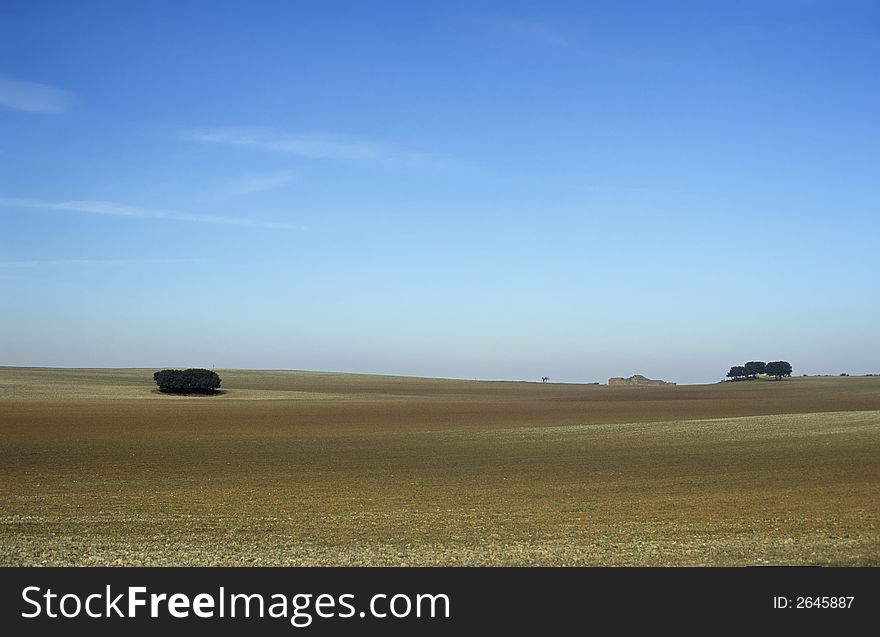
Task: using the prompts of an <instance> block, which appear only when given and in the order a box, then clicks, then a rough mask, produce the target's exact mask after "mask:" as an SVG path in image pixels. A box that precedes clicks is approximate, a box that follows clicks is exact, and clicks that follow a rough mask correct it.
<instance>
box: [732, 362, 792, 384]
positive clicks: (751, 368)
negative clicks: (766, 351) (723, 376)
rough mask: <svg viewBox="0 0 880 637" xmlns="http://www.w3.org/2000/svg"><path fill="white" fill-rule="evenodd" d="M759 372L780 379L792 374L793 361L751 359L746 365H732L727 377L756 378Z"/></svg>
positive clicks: (739, 378) (736, 378) (734, 378)
mask: <svg viewBox="0 0 880 637" xmlns="http://www.w3.org/2000/svg"><path fill="white" fill-rule="evenodd" d="M758 374H767V375H768V376H773V377H774V378H775V379H776V380H780V379H781V378H782V377H783V376H791V363H789V362H788V361H772V362H770V363H765V362H764V361H749V362H748V363H746V364H745V365H734V366H733V367H731V368H730V371H729V372H727V377H728V378H729V379H731V380H748V379H751V378H755V377H756V376H757V375H758Z"/></svg>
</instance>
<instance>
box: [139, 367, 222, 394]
mask: <svg viewBox="0 0 880 637" xmlns="http://www.w3.org/2000/svg"><path fill="white" fill-rule="evenodd" d="M153 380H154V381H156V384H157V385H158V386H159V391H162V392H165V393H169V394H213V393H214V392H215V391H216V389H217V388H218V387H220V376H218V375H217V372H213V371H211V370H209V369H183V370H181V369H163V370H162V371H161V372H156V373H155V374H153Z"/></svg>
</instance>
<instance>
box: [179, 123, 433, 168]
mask: <svg viewBox="0 0 880 637" xmlns="http://www.w3.org/2000/svg"><path fill="white" fill-rule="evenodd" d="M183 137H184V138H186V139H189V140H191V141H196V142H201V143H205V144H223V145H227V146H251V147H255V148H262V149H265V150H272V151H276V152H281V153H290V154H292V155H299V156H300V157H308V158H311V159H332V160H343V161H359V162H379V163H401V164H426V163H433V162H435V161H437V160H438V157H437V156H436V155H433V154H431V153H424V152H419V151H412V150H407V149H404V148H400V147H398V146H395V145H393V144H388V143H385V142H379V141H374V140H367V139H361V138H356V137H347V136H342V135H329V134H319V133H299V134H284V133H278V132H274V131H270V130H264V129H241V128H214V129H198V130H187V131H184V132H183Z"/></svg>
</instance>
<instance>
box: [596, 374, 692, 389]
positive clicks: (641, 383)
mask: <svg viewBox="0 0 880 637" xmlns="http://www.w3.org/2000/svg"><path fill="white" fill-rule="evenodd" d="M608 385H609V386H613V385H628V386H634V387H653V386H657V385H675V383H668V382H666V381H665V380H652V379H650V378H645V377H644V376H642V375H641V374H635V375H633V376H630V377H629V378H619V377H615V378H609V379H608Z"/></svg>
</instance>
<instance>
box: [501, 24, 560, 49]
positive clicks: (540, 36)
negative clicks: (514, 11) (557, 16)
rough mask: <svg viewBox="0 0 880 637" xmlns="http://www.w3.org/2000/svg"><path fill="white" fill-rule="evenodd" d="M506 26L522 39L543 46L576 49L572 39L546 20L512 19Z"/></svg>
mask: <svg viewBox="0 0 880 637" xmlns="http://www.w3.org/2000/svg"><path fill="white" fill-rule="evenodd" d="M504 28H505V29H506V30H507V31H508V32H510V33H512V34H513V35H515V36H517V37H520V38H521V39H524V40H528V41H529V42H532V43H534V44H539V45H541V46H547V47H553V48H558V49H565V50H568V51H576V50H577V47H575V46H574V44H572V43H571V41H570V40H569V39H568V38H566V37H565V36H563V35H562V34H560V33H558V32H557V31H556V30H555V29H553V28H552V27H550V26H549V25H548V24H546V23H545V22H539V21H537V20H511V21H508V22H505V23H504Z"/></svg>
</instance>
